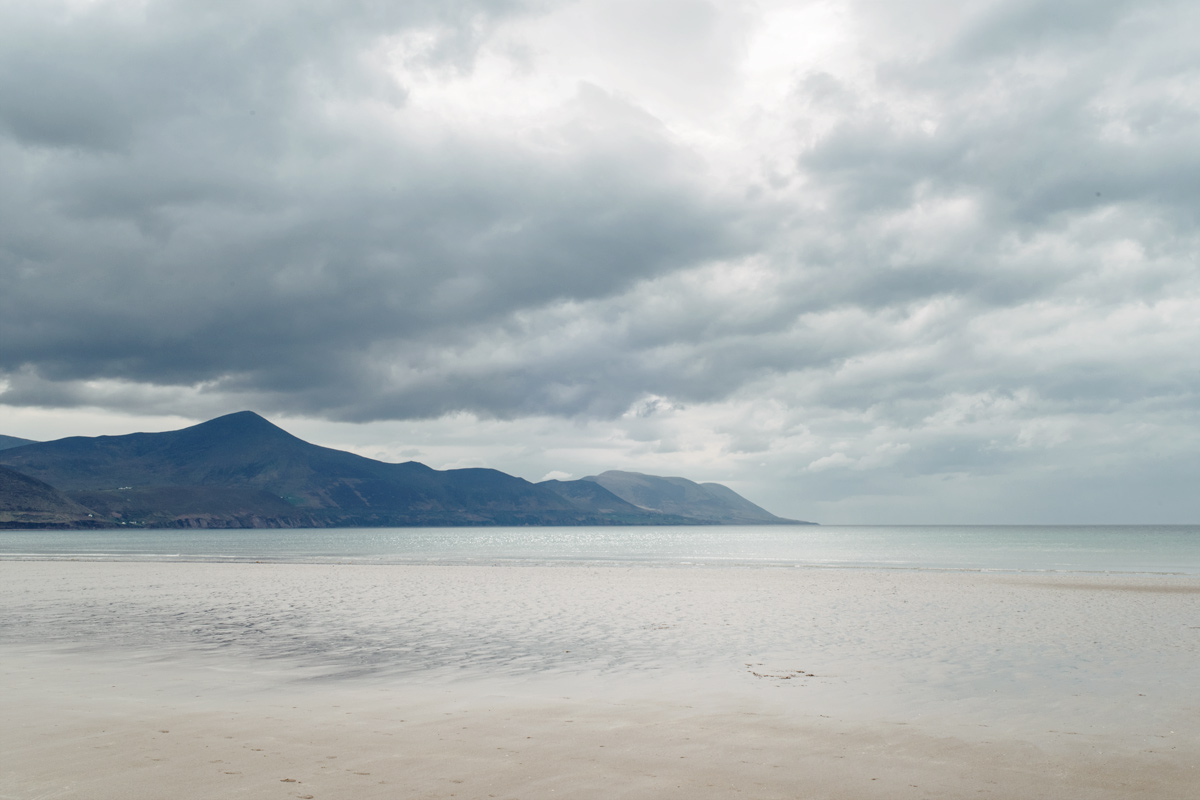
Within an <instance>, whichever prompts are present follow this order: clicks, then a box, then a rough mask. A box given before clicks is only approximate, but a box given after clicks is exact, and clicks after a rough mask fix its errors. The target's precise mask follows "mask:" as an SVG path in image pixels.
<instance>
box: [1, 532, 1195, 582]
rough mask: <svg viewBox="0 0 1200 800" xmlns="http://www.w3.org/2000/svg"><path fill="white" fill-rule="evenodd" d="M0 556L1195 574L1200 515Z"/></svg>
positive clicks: (49, 539) (132, 540) (383, 536)
mask: <svg viewBox="0 0 1200 800" xmlns="http://www.w3.org/2000/svg"><path fill="white" fill-rule="evenodd" d="M0 560H6V561H22V560H34V561H69V560H76V561H147V562H172V561H178V562H262V563H269V562H277V563H292V564H307V563H315V564H329V563H334V564H445V565H473V564H476V565H543V566H546V565H548V566H554V565H581V564H583V565H593V566H621V565H627V566H628V565H642V566H660V567H721V566H759V567H777V568H810V569H891V570H964V571H992V572H1052V573H1053V572H1082V573H1151V574H1174V575H1200V525H1104V526H1096V525H1054V526H1038V525H1027V526H998V525H971V526H953V525H938V526H928V525H911V526H909V525H905V526H899V525H878V526H840V525H829V526H826V525H821V526H816V525H805V526H711V527H710V526H687V527H670V526H663V527H653V526H638V527H521V528H501V527H478V528H470V527H461V528H323V529H287V530H261V529H240V530H142V529H117V530H104V531H0Z"/></svg>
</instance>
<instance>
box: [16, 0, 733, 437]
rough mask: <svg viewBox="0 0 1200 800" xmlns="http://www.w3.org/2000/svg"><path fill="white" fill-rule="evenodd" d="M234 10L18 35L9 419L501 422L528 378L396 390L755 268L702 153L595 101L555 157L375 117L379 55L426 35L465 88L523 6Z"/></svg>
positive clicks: (42, 26) (384, 80)
mask: <svg viewBox="0 0 1200 800" xmlns="http://www.w3.org/2000/svg"><path fill="white" fill-rule="evenodd" d="M447 7H449V8H451V9H453V10H454V12H453V13H451V14H447V13H446V12H445V10H444V9H445V8H447ZM238 9H239V10H231V9H224V10H221V9H215V8H213V7H212V6H209V5H206V4H199V5H197V6H194V7H193V6H187V5H177V4H176V5H172V4H150V5H149V6H147V7H146V9H145V13H144V14H143V13H141V11H140V9H125V8H122V7H120V6H116V5H108V4H103V5H100V6H95V7H91V8H89V9H87V10H85V11H82V12H79V13H75V14H71V13H68V12H67V11H66V10H64V9H61V8H52V7H37V6H35V7H33V8H32V9H31V10H21V11H22V12H23V13H21V14H19V15H16V16H15V18H14V19H13V24H12V25H10V26H7V27H6V28H5V31H6V33H5V34H3V35H4V36H5V42H4V45H3V47H0V52H3V54H4V55H3V57H2V61H0V76H3V77H2V78H0V108H2V109H3V112H2V123H3V125H4V129H6V130H7V131H8V133H9V137H8V139H7V141H4V142H3V143H2V144H0V147H3V150H4V152H5V153H6V155H7V157H6V158H5V159H4V160H3V163H4V164H5V165H7V166H4V167H0V171H2V172H3V174H2V175H0V180H2V181H3V186H4V187H5V188H3V189H0V193H2V195H3V196H2V198H0V203H3V208H4V210H5V212H6V213H5V214H4V218H3V222H0V226H3V230H2V241H3V251H2V255H0V258H2V259H3V281H4V287H3V288H4V290H5V291H4V297H5V300H4V301H2V302H3V303H4V306H5V307H4V314H3V322H0V326H2V328H3V331H2V336H0V339H2V342H3V343H2V344H0V364H2V365H3V367H4V368H5V369H6V370H8V371H10V372H11V373H12V377H11V380H10V389H9V392H8V395H7V398H6V399H7V400H8V402H10V403H35V404H36V403H47V404H54V403H59V402H65V403H71V402H80V401H81V400H80V399H79V395H80V393H81V391H82V390H79V389H76V390H64V389H63V388H62V387H60V388H59V389H58V390H54V389H52V388H51V385H52V384H56V383H61V382H69V381H79V380H87V379H103V378H109V379H120V380H125V381H132V382H136V383H145V384H159V385H164V384H166V385H169V384H179V385H195V384H200V383H204V382H211V384H212V387H211V388H212V390H217V389H220V388H227V389H229V390H231V391H246V392H250V393H258V394H262V395H271V394H276V393H277V394H279V395H288V396H289V397H290V398H291V400H290V402H289V403H288V404H290V405H294V406H295V407H297V408H300V409H303V410H320V411H326V412H328V413H332V414H335V415H338V414H347V413H352V412H350V409H351V408H352V407H356V406H358V405H360V404H362V405H366V406H368V407H371V408H372V409H373V410H372V412H371V413H372V415H374V416H384V417H386V416H389V415H399V416H406V415H411V414H417V415H423V414H436V413H441V412H442V411H445V410H449V409H451V408H452V407H453V406H454V405H455V404H459V405H464V406H469V407H478V408H487V407H489V406H493V405H494V406H495V409H496V410H497V411H501V412H503V411H505V410H506V409H509V408H516V407H519V406H520V405H521V400H520V397H521V396H522V395H523V394H527V393H528V392H527V390H526V391H522V390H521V388H519V387H517V386H513V387H512V388H511V390H508V391H506V390H504V389H503V388H502V387H503V385H504V384H506V383H507V384H513V383H515V382H517V381H519V379H518V378H515V377H513V376H509V377H508V378H507V380H501V381H500V382H499V386H492V385H477V384H476V383H475V382H474V381H473V380H472V379H470V378H464V377H458V376H455V375H454V374H446V375H443V376H441V380H442V381H443V384H442V385H441V386H440V387H426V386H422V385H413V386H410V385H409V384H408V383H407V382H406V381H405V380H403V379H400V380H398V381H395V380H390V379H389V375H391V374H393V372H394V371H396V370H399V371H400V372H403V371H405V370H407V369H411V370H415V371H417V372H420V371H421V370H422V369H423V366H422V365H423V362H426V361H428V360H430V358H431V356H430V355H429V354H428V351H429V349H430V348H437V347H438V346H439V345H446V344H455V343H459V342H462V341H464V340H470V338H471V337H473V336H479V335H486V332H484V333H482V334H481V333H480V330H481V329H484V330H485V331H486V326H488V325H490V324H495V322H496V321H497V320H498V319H501V318H503V317H505V316H506V315H508V314H511V313H512V312H514V311H515V310H518V309H522V308H530V307H533V308H536V307H538V306H540V305H543V304H545V303H548V302H551V301H555V300H560V299H563V298H572V299H577V300H578V299H584V300H586V299H588V298H594V297H599V296H604V295H608V294H611V293H613V292H615V291H619V290H621V289H623V288H625V287H627V286H629V285H630V283H631V282H633V281H635V280H638V279H642V278H646V277H650V276H653V275H656V274H659V273H662V272H666V271H671V270H675V269H679V268H681V267H685V266H689V265H692V264H695V263H701V262H704V261H706V260H708V259H712V258H718V257H722V256H726V255H730V254H734V253H737V252H739V251H741V250H744V249H745V246H746V245H745V239H746V236H745V234H746V233H747V231H740V230H739V229H738V222H739V216H740V211H739V210H738V209H737V208H736V207H732V206H731V205H730V203H729V202H728V201H724V200H721V199H720V198H719V197H713V196H711V193H710V192H708V191H707V190H706V189H705V188H704V187H703V185H702V184H700V183H699V182H697V181H696V180H695V179H694V177H693V173H695V172H696V171H697V169H696V168H697V164H696V162H695V160H694V159H693V158H692V157H691V156H689V154H688V153H687V152H686V151H684V150H681V149H680V148H679V147H678V146H676V145H675V144H673V143H672V142H671V141H669V137H668V136H667V135H666V134H665V131H663V130H662V129H661V125H656V124H655V123H654V121H653V119H652V118H649V117H648V116H647V115H645V114H643V113H641V112H638V111H637V109H636V108H634V107H633V106H630V105H629V104H628V103H626V102H625V101H623V100H621V99H619V98H615V97H612V96H610V95H608V94H607V93H606V92H604V91H603V90H601V89H598V88H596V87H591V86H587V85H583V86H582V87H581V88H580V91H579V97H578V99H577V101H576V107H575V108H574V109H573V113H572V114H571V115H570V117H569V118H568V119H566V120H565V121H564V122H563V123H562V124H561V125H559V126H558V129H557V130H554V129H551V130H549V131H548V132H547V135H548V136H550V137H551V138H557V139H559V140H561V141H562V143H564V144H565V145H566V146H565V147H555V146H553V142H552V143H551V144H552V146H551V147H549V148H548V149H547V148H537V147H529V146H526V145H525V144H523V143H522V142H520V141H517V140H515V139H513V138H511V137H504V136H500V137H489V136H487V135H482V134H481V132H479V131H470V130H467V131H455V130H451V131H438V130H436V129H435V130H434V131H433V133H432V135H429V134H427V133H423V131H422V129H421V126H422V124H423V120H422V119H421V118H420V113H419V112H416V111H414V112H412V114H411V115H410V116H406V115H405V112H404V111H401V112H400V113H399V115H398V116H397V115H394V114H393V115H391V116H388V115H387V114H385V113H381V112H379V111H377V110H376V109H374V108H373V107H372V106H373V104H374V105H381V106H382V107H383V108H384V110H385V112H386V111H387V110H388V109H391V110H393V111H394V110H395V108H396V107H398V106H399V107H403V105H404V103H405V99H406V89H405V87H403V86H400V85H398V84H396V83H395V82H394V81H392V80H391V79H390V78H389V77H388V76H387V75H385V74H383V73H382V72H381V71H379V70H378V69H371V68H369V67H367V66H364V65H363V61H364V60H365V59H366V55H367V54H369V52H370V49H371V48H372V47H375V46H378V45H379V43H380V42H381V41H383V40H384V39H385V37H386V36H388V35H394V34H403V33H404V32H405V31H408V30H410V29H418V30H420V31H422V33H429V32H432V33H430V34H429V35H430V36H432V40H428V37H426V39H427V40H428V41H426V43H425V44H424V45H423V47H422V49H420V50H419V51H417V52H416V53H415V54H414V53H410V54H409V60H410V62H411V61H413V60H417V61H419V62H420V64H419V66H421V67H422V68H429V69H449V70H451V72H453V71H454V70H468V69H469V68H470V60H471V56H472V48H473V46H474V44H476V43H477V41H476V40H477V39H478V38H479V37H480V36H481V35H483V34H482V33H481V31H486V28H487V27H488V25H489V24H491V22H492V21H494V20H496V19H498V18H503V17H505V16H506V15H514V14H519V13H522V12H523V11H524V9H522V8H520V7H518V5H517V4H514V3H479V4H454V5H451V6H447V5H446V4H441V3H429V4H388V3H384V4H378V5H376V4H360V5H348V4H338V3H333V4H328V5H319V4H316V5H309V6H306V7H302V8H301V9H299V10H296V9H293V8H292V7H291V6H288V5H286V4H281V5H278V6H276V5H271V4H257V5H255V4H251V5H250V6H249V7H248V8H246V9H244V10H242V6H238ZM483 133H487V132H483ZM372 351H384V352H386V353H387V355H388V358H386V359H385V361H386V363H382V364H381V363H379V362H378V361H377V360H376V359H375V358H374V356H373V355H372ZM331 387H336V389H333V388H331ZM364 392H365V393H368V394H378V395H379V397H378V398H375V399H374V401H373V402H372V401H371V400H368V401H366V402H365V403H362V402H361V401H359V400H357V399H354V398H355V396H356V395H359V394H361V393H364ZM451 398H459V399H457V400H452V399H451ZM276 405H278V402H277V403H276Z"/></svg>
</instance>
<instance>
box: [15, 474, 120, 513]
mask: <svg viewBox="0 0 1200 800" xmlns="http://www.w3.org/2000/svg"><path fill="white" fill-rule="evenodd" d="M0 527H3V528H81V527H85V528H86V527H94V528H103V527H109V525H107V524H106V523H104V522H102V521H100V520H97V519H96V518H95V517H94V515H93V512H92V511H91V510H89V509H87V508H84V507H83V506H81V505H79V503H76V502H75V501H74V500H72V499H71V498H69V497H67V496H66V495H64V494H63V493H62V492H60V491H58V490H57V489H55V488H54V487H53V486H50V485H49V484H47V483H43V482H42V481H39V480H37V479H36V478H31V477H29V476H28V475H22V474H21V473H20V472H17V471H15V470H11V469H8V468H7V467H0Z"/></svg>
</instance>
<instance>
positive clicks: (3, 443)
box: [0, 433, 34, 450]
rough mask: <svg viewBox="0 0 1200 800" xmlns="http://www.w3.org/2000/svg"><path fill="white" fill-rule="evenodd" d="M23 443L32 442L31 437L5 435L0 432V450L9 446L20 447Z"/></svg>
mask: <svg viewBox="0 0 1200 800" xmlns="http://www.w3.org/2000/svg"><path fill="white" fill-rule="evenodd" d="M23 444H34V441H33V439H22V438H20V437H19V436H5V435H4V434H2V433H0V450H7V449H9V448H10V447H20V446H21V445H23Z"/></svg>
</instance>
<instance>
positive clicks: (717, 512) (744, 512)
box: [582, 470, 811, 525]
mask: <svg viewBox="0 0 1200 800" xmlns="http://www.w3.org/2000/svg"><path fill="white" fill-rule="evenodd" d="M582 480H584V481H590V482H593V483H596V484H598V485H600V486H603V487H604V488H605V489H607V490H608V491H610V492H612V493H613V494H614V495H616V496H617V497H619V498H621V499H622V500H624V501H626V502H627V503H630V504H631V505H634V506H636V507H638V508H641V509H643V510H646V511H654V512H657V513H660V514H681V515H686V516H688V517H691V518H692V519H694V520H696V521H698V522H702V523H706V524H711V525H780V524H811V523H801V522H799V521H798V520H792V519H784V518H782V517H777V516H775V515H774V514H772V513H770V512H769V511H767V510H765V509H763V508H760V507H759V506H756V505H754V503H751V502H750V501H749V500H747V499H746V498H744V497H742V496H741V495H740V494H738V493H737V492H735V491H733V490H732V489H730V488H729V487H727V486H722V485H721V484H719V483H696V482H695V481H689V480H688V479H687V478H660V477H657V476H655V475H643V474H642V473H640V472H621V471H619V470H609V471H608V472H603V473H601V474H599V475H589V476H588V477H586V478H583V479H582Z"/></svg>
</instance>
